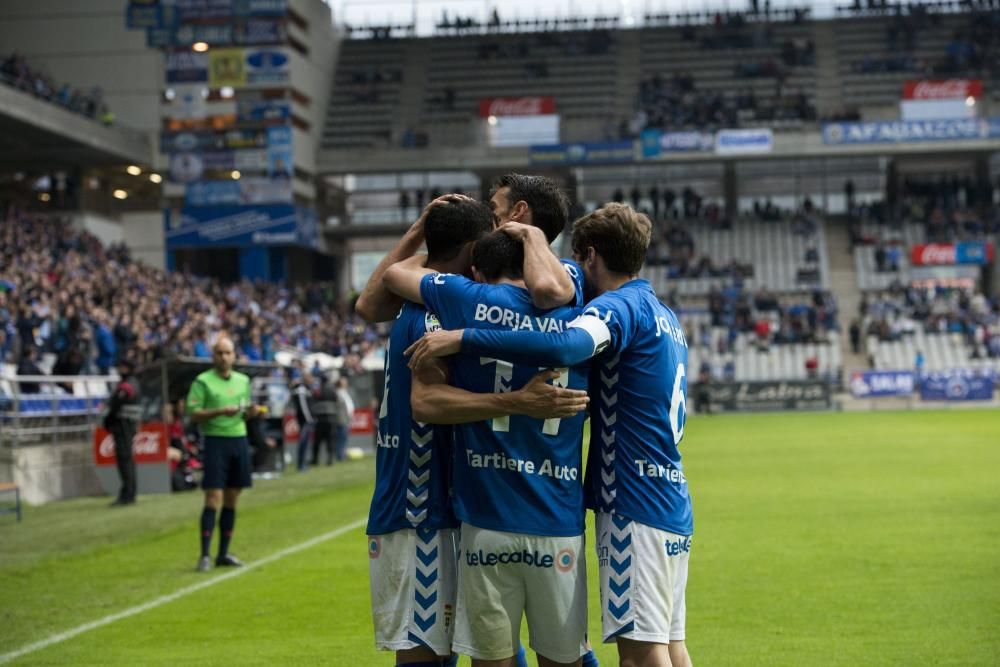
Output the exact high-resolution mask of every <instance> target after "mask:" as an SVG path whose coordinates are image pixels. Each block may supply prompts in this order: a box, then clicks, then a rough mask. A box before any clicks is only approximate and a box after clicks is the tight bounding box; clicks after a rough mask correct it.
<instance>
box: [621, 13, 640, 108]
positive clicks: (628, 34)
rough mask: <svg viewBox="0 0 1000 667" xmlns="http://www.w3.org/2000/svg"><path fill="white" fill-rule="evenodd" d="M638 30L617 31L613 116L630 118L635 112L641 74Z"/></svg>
mask: <svg viewBox="0 0 1000 667" xmlns="http://www.w3.org/2000/svg"><path fill="white" fill-rule="evenodd" d="M640 32H641V31H639V30H624V31H622V32H620V33H618V34H619V35H620V37H621V42H620V43H619V46H618V91H617V93H618V94H617V95H616V96H615V98H616V99H615V101H616V104H615V107H616V108H615V118H616V119H621V118H631V117H632V116H633V115H634V114H635V104H636V97H637V96H638V94H639V78H640V76H641V67H640V64H641V62H640V58H639V52H640V50H641V48H642V45H641V44H640V43H639V40H640V37H639V35H640Z"/></svg>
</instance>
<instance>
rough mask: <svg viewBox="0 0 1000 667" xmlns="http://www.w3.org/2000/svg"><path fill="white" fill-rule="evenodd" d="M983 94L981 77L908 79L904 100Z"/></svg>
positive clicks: (955, 97) (979, 95) (949, 98)
mask: <svg viewBox="0 0 1000 667" xmlns="http://www.w3.org/2000/svg"><path fill="white" fill-rule="evenodd" d="M982 96H983V82H982V80H981V79H946V80H943V81H907V82H906V83H904V84H903V99H904V100H959V99H960V100H965V99H966V98H969V97H973V98H976V99H978V98H980V97H982Z"/></svg>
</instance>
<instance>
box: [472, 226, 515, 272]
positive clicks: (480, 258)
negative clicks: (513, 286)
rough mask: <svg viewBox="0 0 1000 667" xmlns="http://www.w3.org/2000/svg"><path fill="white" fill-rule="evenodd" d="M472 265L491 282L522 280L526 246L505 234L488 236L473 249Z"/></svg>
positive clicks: (494, 233) (477, 242) (480, 240)
mask: <svg viewBox="0 0 1000 667" xmlns="http://www.w3.org/2000/svg"><path fill="white" fill-rule="evenodd" d="M472 265H473V266H474V267H476V270H477V271H479V273H481V274H482V276H483V279H484V280H486V281H489V282H494V281H496V280H498V279H500V278H510V279H511V280H520V279H521V278H523V277H524V246H523V245H522V244H521V242H520V241H516V240H514V239H512V238H511V237H510V236H508V235H507V234H504V233H503V232H493V233H492V234H487V235H486V236H484V237H483V238H481V239H479V240H478V241H476V245H475V246H474V247H473V249H472Z"/></svg>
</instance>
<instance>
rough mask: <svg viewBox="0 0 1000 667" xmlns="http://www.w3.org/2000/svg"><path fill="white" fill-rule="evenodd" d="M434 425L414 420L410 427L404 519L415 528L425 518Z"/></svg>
mask: <svg viewBox="0 0 1000 667" xmlns="http://www.w3.org/2000/svg"><path fill="white" fill-rule="evenodd" d="M433 440H434V427H433V426H432V425H431V424H423V423H421V422H418V421H414V422H413V423H412V426H411V428H410V465H409V472H408V474H407V484H406V520H407V521H409V522H410V523H411V524H412V525H413V526H414V527H415V528H416V527H419V526H420V525H421V524H422V523H423V522H424V520H425V519H426V518H427V498H428V496H429V494H430V478H431V459H432V458H433V448H434V442H433Z"/></svg>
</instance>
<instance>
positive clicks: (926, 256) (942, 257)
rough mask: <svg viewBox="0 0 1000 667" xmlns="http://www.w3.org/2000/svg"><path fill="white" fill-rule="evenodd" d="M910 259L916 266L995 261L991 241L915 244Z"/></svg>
mask: <svg viewBox="0 0 1000 667" xmlns="http://www.w3.org/2000/svg"><path fill="white" fill-rule="evenodd" d="M910 261H911V263H912V264H913V265H914V266H948V265H952V264H989V263H990V262H992V261H993V243H992V242H990V241H963V242H961V243H924V244H919V245H915V246H913V248H911V250H910Z"/></svg>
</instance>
